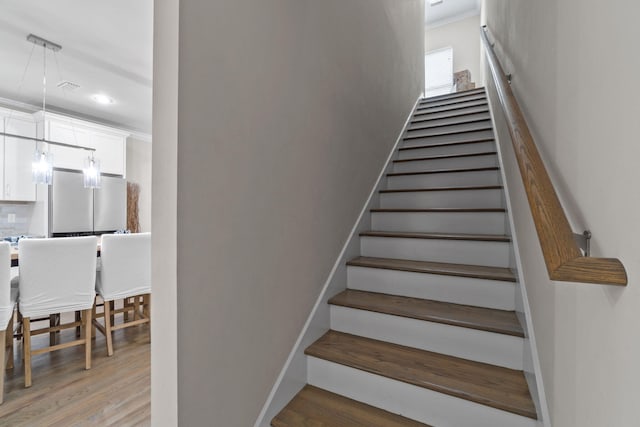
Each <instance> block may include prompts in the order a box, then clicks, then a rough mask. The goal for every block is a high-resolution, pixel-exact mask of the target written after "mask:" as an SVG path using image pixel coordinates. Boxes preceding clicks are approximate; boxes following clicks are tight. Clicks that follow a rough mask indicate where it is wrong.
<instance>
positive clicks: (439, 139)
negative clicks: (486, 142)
mask: <svg viewBox="0 0 640 427" xmlns="http://www.w3.org/2000/svg"><path fill="white" fill-rule="evenodd" d="M485 138H493V131H491V130H482V131H477V132H469V133H463V134H455V133H454V134H451V135H440V136H427V137H424V138H412V139H405V140H404V141H403V144H402V146H403V147H412V146H415V145H430V144H440V143H443V142H459V141H474V140H477V139H485Z"/></svg>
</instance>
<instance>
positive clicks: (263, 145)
mask: <svg viewBox="0 0 640 427" xmlns="http://www.w3.org/2000/svg"><path fill="white" fill-rule="evenodd" d="M423 19H424V13H423V2H422V1H421V0H325V1H315V0H277V1H276V0H261V1H258V0H253V1H248V0H243V1H239V0H218V1H215V2H198V1H187V0H183V1H181V2H180V18H179V24H180V27H179V28H180V61H179V66H180V69H179V125H178V145H177V147H178V175H177V181H178V188H177V189H178V193H177V194H178V196H177V233H178V234H177V235H178V244H177V250H178V252H177V256H178V258H177V274H178V301H177V310H178V330H177V331H178V349H179V353H178V376H177V377H178V417H179V422H180V424H181V425H184V426H198V425H212V423H215V425H220V426H227V427H234V426H238V427H246V426H249V425H252V424H253V423H254V422H255V420H256V418H257V416H258V413H259V411H260V409H261V407H262V405H263V404H264V402H265V400H266V398H267V394H268V393H269V391H270V389H271V387H272V385H273V383H274V381H275V380H276V377H277V375H278V373H279V371H280V370H281V368H282V366H283V364H284V362H285V359H286V357H287V355H288V353H289V351H290V350H291V349H292V347H293V344H294V341H295V339H296V337H297V335H298V334H299V332H300V330H301V329H302V326H303V323H304V321H305V319H306V318H307V316H308V315H309V312H310V310H311V308H312V305H313V303H314V301H315V299H316V298H317V296H318V294H319V292H320V289H321V287H322V285H323V283H324V281H325V280H326V278H327V275H328V274H329V272H330V269H331V267H332V265H333V263H334V262H335V259H336V258H337V257H338V254H339V251H340V249H341V247H342V245H343V244H344V242H345V240H346V239H347V237H348V234H349V231H350V228H351V227H352V226H353V224H354V222H355V220H356V218H357V215H358V213H359V210H360V209H361V208H362V205H363V204H364V202H365V201H366V198H367V196H368V192H369V190H370V189H371V187H372V185H373V184H374V182H375V179H376V178H377V174H378V173H379V171H380V169H381V168H382V166H383V163H384V159H385V158H386V156H387V155H388V153H389V150H390V149H391V147H392V146H393V144H394V142H395V138H396V136H397V134H398V132H399V131H400V128H401V127H402V124H403V123H404V120H405V118H406V117H407V115H408V114H409V112H410V109H411V107H412V106H413V104H414V102H415V100H416V98H417V97H418V95H419V94H420V93H421V91H422V87H423V82H422V80H423V75H424V71H423V52H424V46H423V43H424V41H423V40H424V38H423V37H424V36H423V31H424V23H423ZM156 31H158V28H157V29H156ZM156 88H157V87H156ZM160 90H162V89H161V88H160ZM155 120H156V117H154V122H155ZM154 135H156V137H157V134H156V133H155V132H154ZM156 141H157V139H156ZM158 148H159V147H158V146H156V145H155V141H154V160H155V159H156V158H157V157H156V153H155V152H156V150H157V149H158ZM160 149H167V150H170V149H171V148H170V145H165V146H164V148H160ZM158 158H159V157H158ZM158 167H162V165H157V163H156V162H155V161H154V176H155V173H156V170H157V168H158ZM154 192H155V179H154ZM155 194H158V193H157V192H155ZM154 200H155V197H154ZM154 206H155V204H154ZM155 214H156V211H155V210H154V218H155ZM154 229H155V230H157V229H156V228H155V222H154ZM156 234H157V233H156ZM154 255H161V254H160V253H156V252H154ZM154 286H155V282H154ZM154 292H155V288H154ZM156 309H158V307H157V306H156ZM154 413H155V412H154ZM155 414H156V415H157V413H155Z"/></svg>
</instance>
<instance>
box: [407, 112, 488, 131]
mask: <svg viewBox="0 0 640 427" xmlns="http://www.w3.org/2000/svg"><path fill="white" fill-rule="evenodd" d="M425 119H428V120H425ZM471 120H491V116H489V113H475V114H465V115H464V116H453V117H444V118H441V119H433V118H431V117H420V116H418V117H414V118H413V119H411V123H410V124H409V129H413V128H415V127H421V126H426V125H428V126H441V125H450V124H456V123H460V122H467V121H471Z"/></svg>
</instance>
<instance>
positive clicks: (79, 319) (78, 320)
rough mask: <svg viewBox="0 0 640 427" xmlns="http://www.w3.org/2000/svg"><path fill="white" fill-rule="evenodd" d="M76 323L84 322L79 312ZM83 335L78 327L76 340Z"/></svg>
mask: <svg viewBox="0 0 640 427" xmlns="http://www.w3.org/2000/svg"><path fill="white" fill-rule="evenodd" d="M75 314H76V322H81V321H82V316H81V315H80V312H79V311H76V313H75ZM81 335H82V333H81V332H80V326H76V338H80V336H81Z"/></svg>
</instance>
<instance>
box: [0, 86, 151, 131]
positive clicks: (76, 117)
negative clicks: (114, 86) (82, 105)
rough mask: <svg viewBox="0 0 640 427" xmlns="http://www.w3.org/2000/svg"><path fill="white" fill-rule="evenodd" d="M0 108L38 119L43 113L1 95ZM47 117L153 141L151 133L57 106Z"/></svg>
mask: <svg viewBox="0 0 640 427" xmlns="http://www.w3.org/2000/svg"><path fill="white" fill-rule="evenodd" d="M0 109H6V110H8V111H14V114H15V113H21V114H30V115H32V116H33V117H34V119H36V120H38V118H39V116H40V115H41V114H39V113H40V112H41V108H40V107H37V106H35V105H32V104H27V103H24V102H20V101H15V100H13V99H9V98H2V97H0ZM47 117H52V118H55V119H56V120H61V121H67V122H69V121H74V122H75V121H79V122H82V124H83V125H86V126H88V127H93V128H95V129H103V130H104V129H108V130H109V131H110V132H116V133H118V134H122V135H125V134H126V136H132V137H133V138H136V139H139V140H142V141H147V142H151V134H149V133H146V132H142V131H138V130H134V129H128V128H127V127H124V126H121V125H119V124H117V123H112V122H108V121H100V120H99V119H98V118H96V117H90V116H83V115H82V114H79V113H72V112H64V111H59V110H56V109H55V108H54V109H52V110H49V109H48V108H47ZM74 124H75V123H74Z"/></svg>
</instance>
